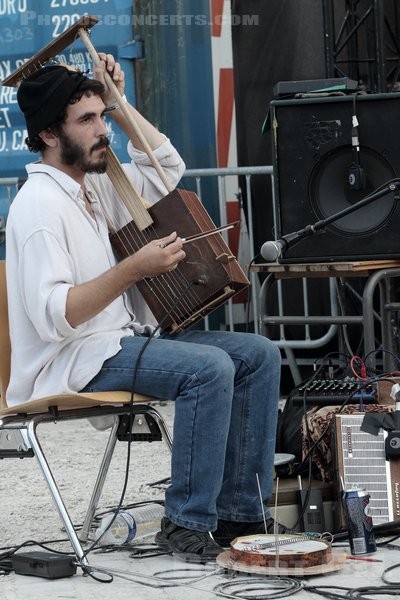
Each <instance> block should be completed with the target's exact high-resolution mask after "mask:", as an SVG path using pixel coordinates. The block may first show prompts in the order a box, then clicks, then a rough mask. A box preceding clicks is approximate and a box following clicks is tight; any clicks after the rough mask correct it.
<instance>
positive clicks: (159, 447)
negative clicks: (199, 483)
mask: <svg viewBox="0 0 400 600" xmlns="http://www.w3.org/2000/svg"><path fill="white" fill-rule="evenodd" d="M158 408H159V409H160V410H161V411H163V412H164V414H165V416H166V417H167V420H169V422H172V419H173V408H172V407H171V406H170V405H164V406H158ZM41 439H42V441H43V445H44V447H45V451H46V453H47V456H48V457H49V460H50V463H51V466H52V468H53V470H54V473H55V474H56V478H57V481H58V484H59V487H60V489H61V491H62V493H63V497H64V500H65V503H66V505H67V507H68V510H69V511H70V514H71V516H72V519H73V521H74V523H75V524H78V523H81V522H82V520H83V518H84V514H85V507H86V506H87V504H88V501H89V498H90V494H91V489H92V486H93V484H94V479H95V476H96V473H97V468H98V464H99V462H100V458H101V455H102V451H103V448H104V445H105V442H106V439H107V434H106V433H105V432H99V431H96V430H95V429H93V428H92V427H91V426H90V425H89V424H88V423H86V422H81V423H76V422H75V423H73V422H70V423H63V424H58V425H55V426H53V425H46V426H43V433H42V437H41ZM125 459H126V444H118V446H117V450H116V453H115V457H114V459H113V461H112V464H111V468H110V473H109V476H108V478H107V482H106V486H105V489H104V493H103V496H102V499H101V505H100V508H101V509H106V508H107V507H109V506H115V505H116V504H117V503H118V500H119V496H120V492H121V489H122V484H123V479H124V474H125V464H126V463H125ZM0 473H1V476H0V532H1V534H0V535H1V537H0V546H1V547H2V548H4V547H8V546H14V545H17V544H20V543H22V542H24V541H26V540H29V539H34V540H40V541H46V542H49V544H50V541H51V540H60V539H63V538H64V537H65V534H64V533H63V531H62V530H61V524H60V520H59V517H58V514H57V512H56V510H55V508H54V506H53V503H52V500H51V497H50V495H49V492H48V491H47V488H46V485H45V484H44V482H43V480H42V476H41V473H40V471H39V468H38V466H37V464H36V461H35V459H24V460H19V459H7V460H4V461H0ZM168 475H169V453H168V451H167V449H166V447H165V446H164V445H163V444H162V443H159V442H153V443H151V444H148V443H140V444H139V443H136V444H134V446H133V452H132V460H131V467H130V479H129V484H128V488H127V493H126V497H125V500H126V502H129V503H131V502H136V501H143V500H162V498H163V490H164V487H163V484H157V485H152V484H153V483H154V482H156V481H159V480H162V479H164V478H167V477H168ZM381 541H382V540H381ZM150 542H151V540H150ZM53 546H54V547H57V548H60V549H61V548H62V549H64V550H69V549H70V547H69V544H68V543H57V544H54V545H53ZM141 547H142V545H140V546H139V550H140V548H141ZM146 548H147V549H148V548H149V546H148V544H147V545H146ZM153 549H155V548H153ZM29 550H39V548H30V549H29ZM334 551H335V552H338V553H341V554H343V552H347V551H348V548H347V547H346V546H341V547H338V548H334ZM137 552H138V548H137V547H136V546H135V545H132V547H130V548H129V549H128V550H123V551H117V552H107V553H105V552H103V551H102V552H96V553H92V554H90V556H89V562H90V565H91V566H92V567H94V568H95V567H98V568H101V569H104V570H105V571H107V572H109V573H110V574H112V575H113V578H114V579H113V582H112V583H110V584H105V583H99V582H97V581H95V580H94V579H92V578H90V577H88V576H83V574H82V571H81V570H80V569H79V568H78V570H77V574H76V575H74V576H73V577H69V578H65V579H58V580H48V579H43V578H39V577H31V576H23V575H16V574H15V573H11V574H9V575H4V576H0V598H1V599H2V600H22V599H23V600H39V599H40V600H42V599H43V598H51V599H52V600H58V599H60V600H61V599H62V600H65V599H82V600H103V599H104V600H106V599H107V600H108V599H109V598H110V597H113V598H118V600H125V599H126V600H128V599H129V600H133V599H135V600H153V599H154V600H155V599H157V600H158V599H159V598H163V599H166V600H167V599H170V600H187V598H188V597H190V599H191V600H203V599H204V600H207V599H208V598H212V597H215V598H217V597H227V598H239V599H240V598H256V597H257V598H259V599H262V598H269V597H270V596H271V593H272V592H274V593H277V591H279V592H280V593H281V594H282V595H280V596H279V597H285V596H287V595H289V594H292V593H295V595H296V598H298V599H299V600H303V599H305V598H313V597H315V598H317V597H318V596H317V595H316V594H315V593H312V592H311V591H310V590H308V589H307V586H318V585H319V586H342V587H347V588H358V587H362V586H366V585H368V586H381V585H383V582H382V579H381V577H382V573H383V571H384V569H387V568H388V567H390V566H392V565H396V564H398V563H400V543H399V541H397V540H396V541H394V542H392V544H391V545H390V546H389V547H385V548H379V549H378V551H377V552H376V554H374V555H373V556H372V557H371V558H373V559H374V561H378V562H369V561H368V562H367V561H361V560H344V561H343V563H342V565H341V567H340V569H339V570H336V571H333V572H330V573H326V574H323V575H317V576H307V575H306V576H304V575H302V576H299V574H298V573H291V574H290V576H288V577H283V578H281V579H280V580H279V582H278V583H277V582H276V581H275V577H273V576H267V575H265V574H261V575H249V574H247V573H244V572H234V571H231V570H227V569H226V568H224V566H222V567H221V566H220V565H218V564H215V563H214V564H211V563H209V564H207V565H193V564H190V563H186V562H183V561H181V560H179V559H177V558H173V557H171V556H169V555H158V556H149V555H144V556H143V555H142V556H141V555H140V554H139V555H138V554H137ZM224 564H225V563H224ZM94 574H95V575H96V576H99V577H100V576H101V573H100V572H97V573H96V572H95V573H94ZM103 576H104V575H103ZM387 577H388V578H390V581H392V582H394V583H395V582H399V581H400V568H396V569H394V570H392V571H391V572H390V573H388V575H387ZM221 586H222V588H221ZM277 588H278V590H277ZM392 591H394V592H395V593H394V595H395V596H396V595H397V596H400V588H397V590H392ZM341 593H342V594H343V593H344V592H341ZM274 597H276V596H274ZM374 597H376V596H374ZM379 598H383V599H385V598H393V594H390V595H389V594H388V593H383V595H380V596H379Z"/></svg>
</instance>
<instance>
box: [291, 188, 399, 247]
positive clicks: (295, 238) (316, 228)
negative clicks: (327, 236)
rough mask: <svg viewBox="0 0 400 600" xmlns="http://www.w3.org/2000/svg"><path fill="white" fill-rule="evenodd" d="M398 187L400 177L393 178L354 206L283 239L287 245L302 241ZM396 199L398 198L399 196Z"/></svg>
mask: <svg viewBox="0 0 400 600" xmlns="http://www.w3.org/2000/svg"><path fill="white" fill-rule="evenodd" d="M398 189H400V179H391V180H390V181H388V182H387V183H386V184H384V185H383V186H381V187H379V188H377V189H376V190H375V191H373V192H371V193H370V194H368V196H365V198H362V199H361V200H359V201H358V202H356V203H355V204H353V206H349V207H348V208H344V209H343V210H340V211H339V212H337V213H334V214H333V215H331V216H330V217H327V218H326V219H321V220H320V221H317V222H316V223H314V224H313V225H307V226H306V227H304V229H300V230H299V231H296V232H293V233H288V234H287V235H284V236H282V239H283V240H284V241H285V242H286V244H287V246H289V245H291V243H293V242H300V241H301V240H302V239H303V238H305V237H308V236H311V235H314V233H316V232H317V231H319V230H321V229H325V227H327V226H328V225H330V224H331V223H334V222H335V221H338V220H339V219H341V218H342V217H345V216H347V215H349V214H351V213H352V212H355V211H356V210H358V209H360V208H363V207H364V206H367V205H368V204H370V203H371V202H374V201H375V200H378V199H379V198H382V197H383V196H386V194H390V193H392V192H396V191H397V190H398ZM395 199H396V200H398V198H395Z"/></svg>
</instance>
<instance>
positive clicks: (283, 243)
mask: <svg viewBox="0 0 400 600" xmlns="http://www.w3.org/2000/svg"><path fill="white" fill-rule="evenodd" d="M315 231H316V230H315V228H314V225H307V227H305V228H304V229H300V231H295V232H293V233H288V234H287V235H284V236H282V237H281V238H280V239H279V240H275V241H272V240H270V241H268V242H264V243H263V245H262V246H261V250H260V254H261V256H262V257H263V259H264V260H266V261H267V262H273V261H274V260H277V259H278V258H280V257H281V256H282V254H283V253H284V252H286V250H287V249H288V247H289V246H291V245H292V244H295V243H296V242H298V241H300V240H301V239H303V238H304V237H306V236H308V235H312V234H313V233H315Z"/></svg>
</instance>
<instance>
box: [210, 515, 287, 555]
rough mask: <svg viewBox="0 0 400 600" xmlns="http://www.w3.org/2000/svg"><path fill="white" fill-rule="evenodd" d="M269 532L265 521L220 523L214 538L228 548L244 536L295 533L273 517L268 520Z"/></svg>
mask: <svg viewBox="0 0 400 600" xmlns="http://www.w3.org/2000/svg"><path fill="white" fill-rule="evenodd" d="M266 525H267V531H266V532H265V526H264V521H261V522H257V523H237V522H235V521H222V519H220V520H219V521H218V527H217V529H216V531H214V532H213V534H212V535H213V538H214V540H215V541H216V542H217V544H219V545H220V546H222V547H224V548H227V547H228V546H229V544H230V543H231V541H232V540H234V539H235V538H237V537H240V536H242V535H259V534H260V533H275V530H276V533H293V532H292V531H291V530H290V529H288V528H287V527H285V525H281V524H280V523H277V522H276V521H274V519H273V518H272V517H270V518H269V519H267V520H266Z"/></svg>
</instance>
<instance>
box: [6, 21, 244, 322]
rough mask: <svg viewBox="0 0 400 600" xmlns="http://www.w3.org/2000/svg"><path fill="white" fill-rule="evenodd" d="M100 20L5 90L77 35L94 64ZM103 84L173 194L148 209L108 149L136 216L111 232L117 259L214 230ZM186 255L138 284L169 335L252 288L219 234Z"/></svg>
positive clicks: (46, 52) (115, 179) (39, 56)
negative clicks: (93, 37)
mask: <svg viewBox="0 0 400 600" xmlns="http://www.w3.org/2000/svg"><path fill="white" fill-rule="evenodd" d="M98 21H99V19H98V18H97V17H95V16H84V17H81V18H80V19H79V20H78V21H76V22H75V23H74V24H73V25H72V26H71V27H69V28H68V29H67V30H66V31H65V32H64V33H63V34H61V35H60V36H58V37H57V38H56V39H55V40H53V41H52V42H50V43H49V44H47V45H46V46H45V47H44V48H42V50H40V51H39V52H37V53H36V54H35V55H34V56H33V57H32V58H31V59H29V60H28V61H27V62H26V63H24V64H23V65H22V66H21V67H20V68H19V69H17V70H16V71H14V72H13V73H12V74H11V75H10V76H9V77H7V78H6V79H4V80H3V82H2V85H6V86H16V85H18V83H19V82H20V81H21V79H23V78H24V77H27V76H28V75H29V74H31V73H32V72H33V71H34V70H37V69H39V68H41V67H42V66H44V65H45V64H46V63H47V62H48V61H49V60H51V59H53V58H54V57H55V56H56V55H57V54H58V53H59V52H61V51H62V50H63V49H64V48H66V47H67V46H69V45H70V44H72V43H73V42H74V41H75V40H76V39H77V38H78V36H79V37H80V38H81V39H82V41H83V43H84V44H85V46H86V47H87V49H88V51H89V53H90V56H91V58H92V60H93V62H94V63H95V64H96V62H97V61H98V60H99V56H98V54H97V52H96V50H95V48H94V46H93V44H92V43H91V41H90V39H89V36H88V31H89V30H90V29H91V28H92V27H93V26H94V25H96V24H97V23H98ZM105 79H106V83H107V85H108V87H109V88H110V89H111V91H112V92H113V94H114V96H115V99H116V101H117V102H118V103H119V106H120V109H121V110H122V111H123V114H124V117H125V119H126V121H127V123H128V125H129V127H130V128H131V130H132V132H134V133H135V134H136V135H137V136H138V138H139V139H140V142H141V143H142V145H143V148H144V149H145V151H146V153H147V155H148V156H149V159H150V161H151V163H152V165H153V167H154V168H155V170H156V171H157V173H158V175H159V176H160V178H161V180H162V182H163V183H164V185H165V187H166V189H167V191H168V192H169V193H168V195H167V196H165V197H163V198H162V199H161V200H159V201H158V202H157V203H156V204H155V205H154V206H152V207H151V208H149V209H147V208H146V207H145V204H144V202H143V199H142V198H141V197H140V195H139V194H138V193H137V191H136V190H135V189H134V187H133V185H132V183H131V181H130V180H129V179H128V177H127V175H126V173H125V171H124V169H123V168H122V166H121V164H120V163H119V161H118V158H117V157H116V155H115V153H114V152H113V150H112V149H111V148H110V147H109V148H108V149H107V155H108V167H107V174H108V176H109V178H110V180H111V182H112V184H113V185H114V187H115V189H116V190H117V192H118V194H119V196H120V198H121V201H122V202H123V203H124V205H125V207H126V208H127V210H128V212H129V214H130V215H131V217H132V221H131V222H129V223H128V224H126V225H124V226H123V227H122V228H120V229H116V230H114V231H111V235H110V240H111V243H112V245H113V247H114V250H115V252H116V254H117V256H118V257H119V259H123V258H125V257H127V256H130V255H132V254H133V253H135V252H136V251H137V250H139V249H140V248H141V247H143V246H144V245H145V244H147V243H148V242H149V241H151V240H153V239H158V238H162V237H165V236H167V235H169V234H170V233H171V232H172V231H176V232H177V234H178V236H180V237H183V238H187V237H191V236H197V235H198V236H200V235H201V234H202V232H208V231H210V230H213V229H215V228H216V226H215V224H214V223H213V221H212V219H211V218H210V216H209V214H208V213H207V211H206V210H205V208H204V206H203V204H202V203H201V201H200V199H199V198H198V196H197V195H196V194H195V193H194V192H191V191H186V190H181V189H173V187H172V185H171V183H170V182H169V180H168V179H167V177H166V175H165V173H164V171H163V169H162V167H161V165H160V163H159V162H158V160H157V158H156V157H155V156H154V153H153V151H152V149H151V148H150V146H149V144H148V142H147V140H146V139H145V137H144V136H143V134H142V132H141V130H140V128H139V126H138V125H137V123H136V120H135V118H134V115H133V114H132V112H131V111H130V110H129V108H128V107H127V105H126V104H125V102H124V100H123V99H122V98H121V95H120V93H119V91H118V89H117V87H116V86H115V84H114V82H113V81H112V78H111V77H110V75H109V74H108V73H107V72H106V73H105ZM185 252H186V258H185V259H184V260H183V261H182V262H181V263H179V264H178V266H177V268H176V269H174V270H173V271H170V272H167V273H163V274H160V275H159V276H157V277H152V278H147V279H143V280H142V281H140V282H139V283H137V284H136V285H137V287H138V288H139V290H140V292H141V294H142V296H143V297H144V299H145V301H146V303H147V304H148V306H149V308H150V310H151V311H152V312H153V314H154V316H155V317H156V319H157V321H158V322H159V323H160V324H161V325H162V328H163V329H165V330H169V331H170V332H171V333H175V332H177V331H179V330H181V329H184V328H186V327H188V326H189V325H191V324H192V323H194V322H196V321H198V320H199V319H201V318H202V317H204V316H206V315H207V314H209V313H210V312H211V311H212V310H214V309H215V308H217V307H218V306H221V305H222V304H224V303H225V302H226V301H227V300H228V299H229V298H230V297H232V296H233V295H234V294H236V293H237V292H240V291H241V290H243V289H245V288H247V287H248V286H249V281H248V279H247V277H246V276H245V274H244V272H243V271H242V269H241V267H240V265H239V263H238V262H237V260H236V258H235V257H234V256H233V255H232V253H231V251H230V249H229V247H228V246H227V244H226V243H225V241H224V239H223V237H222V235H221V234H220V233H216V234H215V235H211V236H205V237H201V238H200V239H195V240H193V241H191V243H189V244H187V245H186V246H185Z"/></svg>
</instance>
